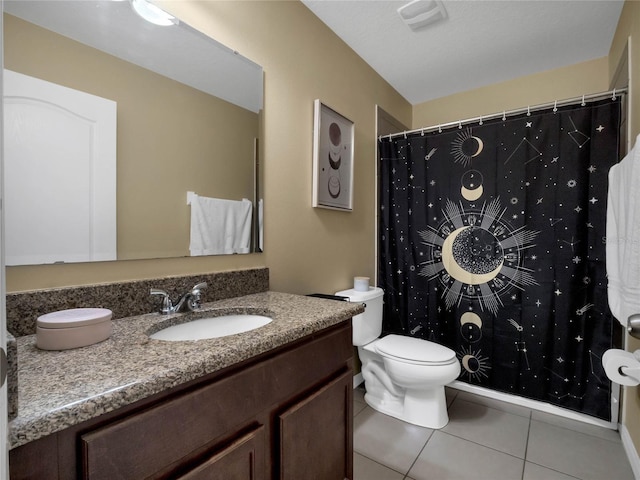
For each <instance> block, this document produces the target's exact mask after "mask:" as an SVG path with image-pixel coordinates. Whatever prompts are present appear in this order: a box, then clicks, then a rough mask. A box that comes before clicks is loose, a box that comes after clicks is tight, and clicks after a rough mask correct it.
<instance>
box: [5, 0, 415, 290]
mask: <svg viewBox="0 0 640 480" xmlns="http://www.w3.org/2000/svg"><path fill="white" fill-rule="evenodd" d="M165 8H166V9H167V10H172V11H173V12H174V13H177V14H178V15H179V16H180V17H181V18H182V19H183V20H185V21H186V22H187V23H190V24H191V25H192V26H194V27H196V28H199V29H200V30H202V31H204V32H205V33H209V34H210V35H211V36H212V37H214V38H216V39H217V40H219V41H221V42H222V43H224V44H226V45H227V46H229V47H231V48H233V49H234V50H237V51H239V52H240V53H242V54H243V55H245V56H246V57H248V58H250V59H251V60H253V61H255V62H257V63H259V64H261V65H262V66H263V67H264V70H265V107H264V117H263V122H264V127H263V128H264V135H263V141H262V144H263V145H262V147H263V149H262V151H263V158H262V163H263V166H264V177H265V178H264V181H265V192H264V198H265V250H266V253H264V254H252V255H233V256H222V257H206V258H205V257H197V258H175V259H163V260H148V261H123V262H106V263H93V264H78V265H49V266H36V267H12V268H9V269H8V271H7V290H8V291H9V292H11V291H21V290H31V289H36V288H49V287H56V286H63V285H81V284H88V283H101V282H110V281H118V280H129V279H138V278H151V277H156V276H165V275H178V274H186V273H189V274H190V273H199V272H209V271H221V270H230V269H235V268H247V267H253V266H267V267H269V268H270V273H271V288H272V289H274V290H280V291H289V292H294V293H310V292H316V291H320V292H333V291H336V290H340V289H343V288H347V287H349V286H350V285H351V283H352V277H353V276H354V275H367V276H371V277H373V275H374V268H375V265H374V242H375V238H374V237H375V235H374V213H375V205H374V192H375V186H374V185H375V179H374V175H375V173H374V172H375V149H376V139H375V106H376V104H379V105H380V106H381V107H382V108H384V109H385V110H386V111H387V112H389V113H391V114H392V115H394V116H396V117H397V118H399V119H400V120H401V121H403V122H404V123H407V124H409V123H411V106H410V105H409V104H408V103H407V102H406V101H405V100H404V99H402V98H401V97H400V96H399V95H398V94H397V92H395V91H394V90H393V89H392V88H391V87H390V86H389V85H388V84H387V83H386V82H384V81H383V80H382V79H381V78H380V77H379V76H378V75H377V74H376V73H375V72H373V70H372V69H371V68H370V67H369V66H368V65H367V64H366V63H365V62H364V61H362V60H361V59H360V58H359V57H358V56H357V55H355V53H353V52H352V51H351V50H350V49H349V48H348V47H347V46H346V45H345V44H344V43H343V42H342V41H341V40H339V39H337V38H336V36H335V35H334V34H333V33H332V32H331V31H330V30H329V29H328V28H327V27H326V26H324V24H322V23H321V22H320V21H319V20H318V19H317V18H316V17H315V16H314V15H313V14H312V13H311V12H310V11H309V10H308V9H307V8H306V7H304V5H302V4H301V3H299V2H291V1H283V2H280V1H273V2H265V1H243V2H237V1H229V2H227V1H216V2H191V1H180V2H177V1H169V2H166V4H165ZM316 98H320V99H321V100H322V101H323V102H325V103H326V104H327V105H329V106H331V107H333V108H334V109H336V110H337V111H339V112H340V113H341V114H343V115H344V116H346V117H347V118H349V119H350V120H352V121H353V122H355V130H356V131H355V138H356V143H355V175H354V177H355V186H354V211H353V212H351V213H345V212H336V211H331V210H326V209H314V208H312V207H311V162H312V159H311V153H312V132H313V100H314V99H316Z"/></svg>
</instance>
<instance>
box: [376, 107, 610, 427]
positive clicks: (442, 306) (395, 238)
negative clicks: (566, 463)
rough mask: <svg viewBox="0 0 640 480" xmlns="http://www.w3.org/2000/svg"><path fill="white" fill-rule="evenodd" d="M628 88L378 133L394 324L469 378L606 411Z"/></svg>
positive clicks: (390, 323)
mask: <svg viewBox="0 0 640 480" xmlns="http://www.w3.org/2000/svg"><path fill="white" fill-rule="evenodd" d="M620 105H621V104H620V99H619V98H618V99H617V100H611V99H608V100H604V101H598V102H593V103H588V104H585V105H582V104H578V105H573V106H569V107H564V108H557V109H554V110H548V111H544V112H535V113H534V112H531V113H530V114H523V115H519V116H514V117H508V118H502V119H497V120H493V121H485V122H478V123H475V124H473V125H466V126H462V125H460V126H459V127H454V128H451V129H448V130H442V131H441V132H439V131H435V132H431V133H415V134H410V135H409V134H408V135H405V136H403V135H400V136H395V137H392V138H382V139H380V141H379V150H380V165H379V199H380V200H379V201H380V205H379V208H380V211H379V256H378V258H379V265H378V278H379V280H378V284H379V286H380V287H382V288H383V289H384V291H385V295H384V302H385V303H384V333H385V334H386V333H399V334H403V335H409V336H414V337H418V338H423V339H427V340H430V341H434V342H437V343H440V344H443V345H446V346H448V347H449V348H451V349H453V350H454V351H455V352H456V353H457V356H458V359H459V360H460V363H461V366H462V368H461V375H460V378H459V380H462V381H465V382H468V383H470V384H474V385H480V386H482V387H486V388H490V389H494V390H497V391H501V392H506V393H510V394H514V395H519V396H523V397H527V398H532V399H536V400H540V401H543V402H546V403H551V404H554V405H557V406H561V407H564V408H567V409H570V410H574V411H578V412H581V413H585V414H588V415H592V416H595V417H598V418H602V419H605V420H610V418H611V408H610V397H611V392H610V389H611V384H610V382H609V380H608V379H607V377H606V375H605V373H604V371H603V368H602V362H601V359H602V355H603V353H604V352H605V351H606V350H607V349H608V348H611V346H612V339H613V338H614V328H615V327H614V325H615V324H616V323H617V322H614V321H613V317H612V315H611V312H610V311H609V307H608V305H607V291H606V286H607V284H606V273H605V272H606V270H605V245H604V235H605V216H606V199H607V175H608V171H609V168H610V167H611V166H612V165H613V164H614V163H616V162H617V161H618V159H619V157H618V141H619V140H618V132H619V124H620Z"/></svg>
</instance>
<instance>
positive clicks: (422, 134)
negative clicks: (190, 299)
mask: <svg viewBox="0 0 640 480" xmlns="http://www.w3.org/2000/svg"><path fill="white" fill-rule="evenodd" d="M420 136H421V137H424V128H423V129H422V131H421V132H420Z"/></svg>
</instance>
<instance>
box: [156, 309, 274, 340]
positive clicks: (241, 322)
mask: <svg viewBox="0 0 640 480" xmlns="http://www.w3.org/2000/svg"><path fill="white" fill-rule="evenodd" d="M271 321H272V319H271V318H269V317H265V316H264V315H221V316H219V317H207V318H199V319H197V320H191V321H190V322H186V323H181V324H179V325H173V326H171V327H167V328H165V329H163V330H160V331H158V332H156V333H154V334H152V335H151V338H153V339H155V340H168V341H184V340H203V339H205V338H217V337H226V336H228V335H235V334H236V333H243V332H248V331H250V330H255V329H256V328H259V327H262V326H264V325H266V324H268V323H270V322H271Z"/></svg>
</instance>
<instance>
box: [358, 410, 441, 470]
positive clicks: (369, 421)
mask: <svg viewBox="0 0 640 480" xmlns="http://www.w3.org/2000/svg"><path fill="white" fill-rule="evenodd" d="M432 433H433V430H431V429H429V428H424V427H418V426H416V425H411V424H409V423H406V422H403V421H401V420H398V419H397V418H393V417H389V416H387V415H384V414H382V413H380V412H377V411H376V410H374V409H372V408H371V407H366V408H365V409H364V410H363V411H362V412H361V413H359V414H358V416H357V417H355V418H354V420H353V448H354V450H355V451H356V452H357V453H359V454H361V455H364V456H365V457H368V458H371V459H375V461H376V462H378V463H381V464H382V465H385V466H387V467H389V468H392V469H393V470H396V471H398V472H402V473H405V474H406V473H407V471H408V470H409V468H410V467H411V465H412V464H413V462H414V460H415V458H416V457H417V456H418V454H419V453H420V451H421V450H422V447H423V446H424V444H425V443H426V442H427V440H428V439H429V437H430V436H431V434H432Z"/></svg>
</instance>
